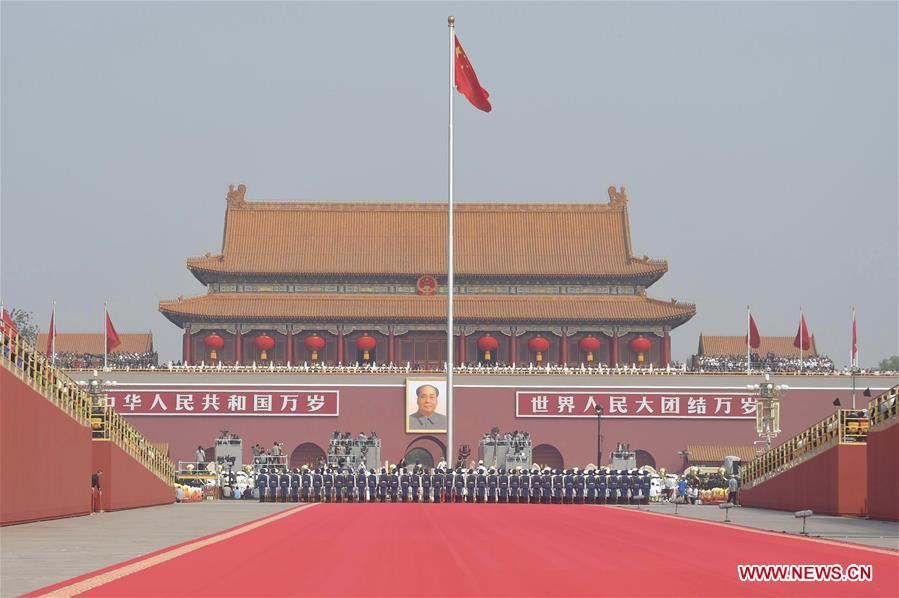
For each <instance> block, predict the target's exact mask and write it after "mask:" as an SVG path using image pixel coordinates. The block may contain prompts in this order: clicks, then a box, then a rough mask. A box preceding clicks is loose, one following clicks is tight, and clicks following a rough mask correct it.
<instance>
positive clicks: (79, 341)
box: [37, 332, 153, 355]
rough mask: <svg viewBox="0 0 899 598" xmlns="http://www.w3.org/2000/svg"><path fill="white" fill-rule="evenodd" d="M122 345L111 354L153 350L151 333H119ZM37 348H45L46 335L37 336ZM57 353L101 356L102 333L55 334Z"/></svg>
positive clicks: (43, 333)
mask: <svg viewBox="0 0 899 598" xmlns="http://www.w3.org/2000/svg"><path fill="white" fill-rule="evenodd" d="M119 340H121V341H122V344H121V345H119V346H118V347H116V348H115V350H113V353H149V352H150V351H152V350H153V333H152V332H120V333H119ZM37 347H38V348H39V349H40V350H41V351H43V350H44V349H45V348H46V347H47V333H46V332H41V333H40V334H38V335H37ZM56 352H57V353H88V354H90V355H103V333H102V332H101V333H99V334H98V333H86V332H57V333H56Z"/></svg>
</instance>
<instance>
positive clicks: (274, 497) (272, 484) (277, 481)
mask: <svg viewBox="0 0 899 598" xmlns="http://www.w3.org/2000/svg"><path fill="white" fill-rule="evenodd" d="M280 487H281V476H280V475H278V470H277V469H272V471H271V473H269V474H268V495H269V500H270V501H271V502H278V488H280Z"/></svg>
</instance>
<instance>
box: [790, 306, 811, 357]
mask: <svg viewBox="0 0 899 598" xmlns="http://www.w3.org/2000/svg"><path fill="white" fill-rule="evenodd" d="M793 346H794V347H796V348H797V349H802V350H803V351H808V350H809V349H810V348H811V346H812V343H811V341H810V340H809V338H808V326H807V325H806V324H805V314H802V315H800V316H799V330H797V331H796V338H794V339H793Z"/></svg>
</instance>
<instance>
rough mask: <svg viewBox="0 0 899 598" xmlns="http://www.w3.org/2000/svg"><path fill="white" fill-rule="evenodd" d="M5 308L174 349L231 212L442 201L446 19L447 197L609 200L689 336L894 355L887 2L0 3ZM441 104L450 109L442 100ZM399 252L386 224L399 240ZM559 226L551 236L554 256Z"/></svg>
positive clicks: (685, 339) (690, 346) (844, 356)
mask: <svg viewBox="0 0 899 598" xmlns="http://www.w3.org/2000/svg"><path fill="white" fill-rule="evenodd" d="M0 10H2V15H0V16H2V115H0V116H2V123H0V124H2V139H0V141H2V146H0V150H2V188H0V191H2V228H0V230H2V289H0V291H2V299H3V301H4V303H5V304H6V305H11V306H17V307H22V308H25V309H28V310H31V311H33V312H34V315H35V318H36V320H37V321H38V323H39V324H40V325H41V328H42V329H46V326H47V321H48V320H49V316H50V306H51V302H52V301H53V300H54V299H55V300H56V301H57V302H58V305H57V321H58V327H59V329H60V330H61V331H100V330H102V328H101V326H102V317H103V301H104V300H108V301H109V302H110V312H111V314H112V317H113V321H114V322H115V324H116V326H117V328H118V329H119V331H140V330H148V329H149V330H152V331H153V334H154V338H155V341H156V345H157V348H158V349H159V351H160V357H161V358H162V359H164V360H165V359H178V358H180V340H179V339H180V330H179V329H177V328H176V327H175V326H174V325H172V324H171V323H169V322H168V320H166V319H165V318H163V317H162V315H160V313H159V311H158V301H159V300H160V299H170V298H175V297H177V296H178V295H182V294H183V295H185V296H190V295H196V294H201V293H203V292H205V288H204V287H203V286H202V285H201V284H200V283H199V282H198V281H196V280H195V279H194V278H193V276H191V275H190V273H189V272H188V271H187V269H186V267H185V260H186V258H187V257H188V256H194V255H202V254H204V253H206V252H207V251H212V252H217V251H219V250H220V248H221V240H222V224H223V215H224V211H225V193H226V190H227V186H228V184H229V183H239V182H243V183H246V184H247V186H248V189H249V191H248V195H247V197H248V199H250V200H254V199H270V200H291V199H296V200H299V199H304V200H340V201H366V200H381V201H445V200H446V128H447V120H446V96H447V60H448V57H447V49H448V42H447V26H446V17H447V15H449V14H454V15H456V17H457V33H458V35H459V38H460V40H461V41H462V44H463V45H464V46H465V49H466V51H467V53H468V55H469V57H470V58H471V60H472V62H473V64H474V67H475V69H476V71H477V73H478V76H479V77H480V79H481V82H482V84H483V85H484V86H485V87H486V88H487V89H488V90H489V91H490V94H491V101H492V102H493V107H494V110H493V112H492V113H490V114H484V113H481V112H479V111H477V110H475V109H474V108H472V107H471V106H469V105H467V103H464V100H463V101H457V104H456V106H457V110H456V193H457V195H456V197H457V199H458V200H459V201H466V200H467V201H498V202H535V201H548V202H557V201H558V202H593V201H595V202H605V201H607V200H608V196H607V193H606V188H607V187H608V186H609V185H612V184H614V185H625V186H626V187H627V189H628V195H629V198H630V204H629V205H630V220H631V227H632V233H633V248H634V252H635V253H636V254H637V255H643V254H648V255H650V256H652V257H657V258H666V259H668V260H669V272H668V274H666V275H665V276H664V277H663V278H662V280H661V281H660V282H658V283H657V284H656V285H654V286H653V287H652V288H651V289H650V291H649V294H650V295H652V296H656V297H659V298H663V299H667V298H670V297H677V298H679V299H681V300H685V301H693V302H696V303H697V305H698V313H697V315H696V317H695V318H693V320H691V321H690V322H689V323H688V324H687V325H685V326H682V327H681V328H679V329H677V330H676V331H675V332H674V334H673V342H674V357H675V358H676V359H681V360H682V359H684V358H685V357H687V356H688V355H689V354H691V353H693V352H695V350H696V346H697V341H698V337H699V333H700V332H704V333H706V334H745V309H746V305H747V304H752V306H753V311H754V314H755V317H756V320H757V322H758V324H759V327H760V329H761V332H762V334H769V335H775V334H778V335H793V334H795V332H796V327H797V322H798V315H799V314H798V312H799V306H800V304H801V305H802V306H804V308H805V310H806V316H807V318H808V322H809V326H810V328H811V331H812V333H814V334H815V336H816V338H817V340H818V347H819V349H820V350H821V351H823V352H826V353H828V354H830V355H831V356H833V357H834V359H835V360H836V361H837V363H838V364H844V363H846V362H847V360H848V350H849V348H848V337H849V326H850V311H851V307H852V305H853V304H854V305H856V306H857V307H858V322H859V335H860V347H861V351H860V353H861V361H862V365H871V364H875V363H876V362H877V361H878V360H880V359H881V358H883V357H885V356H888V355H891V354H895V353H897V352H899V349H897V326H899V322H897V287H899V281H897V235H896V230H897V226H899V220H897V216H899V214H897V105H899V101H897V34H896V32H897V4H896V3H895V2H875V3H863V2H845V3H841V2H825V3H814V2H800V3H775V2H746V3H701V2H690V3H612V2H593V3H591V2H581V3H555V2H554V3H512V2H503V3H490V4H473V3H452V4H444V3H364V4H357V3H334V4H324V3H299V2H297V3H270V4H263V3H252V4H250V3H230V2H229V3H215V2H204V3H193V4H185V3H168V2H166V3H161V2H158V3H156V2H154V3H130V2H129V3H124V2H120V3H114V2H102V3H77V2H66V3H35V2H29V3H16V2H3V3H2V7H0ZM457 97H458V98H461V96H457ZM398 233H401V231H398ZM564 234H565V231H547V236H548V238H549V239H552V238H555V237H556V236H558V235H564Z"/></svg>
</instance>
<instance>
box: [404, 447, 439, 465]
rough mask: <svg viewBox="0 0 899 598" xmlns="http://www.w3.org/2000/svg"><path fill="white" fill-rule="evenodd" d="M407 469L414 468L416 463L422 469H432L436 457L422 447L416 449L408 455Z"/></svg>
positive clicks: (406, 458)
mask: <svg viewBox="0 0 899 598" xmlns="http://www.w3.org/2000/svg"><path fill="white" fill-rule="evenodd" d="M405 460H406V467H412V466H414V465H415V464H416V463H418V464H419V465H421V466H422V467H426V468H427V469H431V468H433V467H434V456H433V455H432V454H431V452H430V451H429V450H428V449H426V448H422V447H420V446H417V447H415V448H414V449H412V450H411V451H409V452H408V453H406V457H405Z"/></svg>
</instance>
